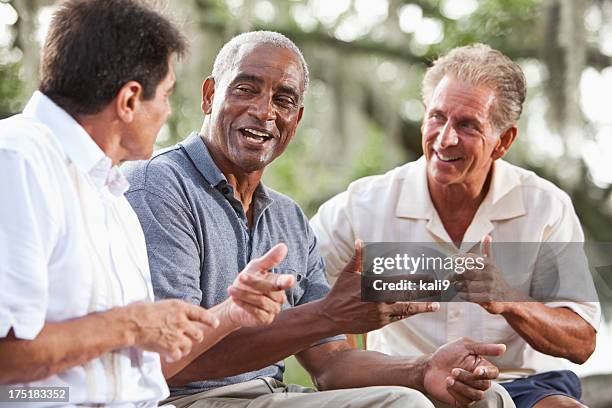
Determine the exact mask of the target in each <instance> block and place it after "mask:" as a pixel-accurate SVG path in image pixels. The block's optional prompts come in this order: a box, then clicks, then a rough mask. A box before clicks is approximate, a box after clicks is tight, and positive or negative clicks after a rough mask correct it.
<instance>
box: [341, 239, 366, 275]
mask: <svg viewBox="0 0 612 408" xmlns="http://www.w3.org/2000/svg"><path fill="white" fill-rule="evenodd" d="M362 256H363V241H361V240H360V239H357V240H355V253H354V254H353V256H352V258H351V260H350V261H349V262H348V263H347V264H346V266H345V267H344V271H345V272H350V273H358V274H361V269H362V267H363V266H362V262H361V260H362Z"/></svg>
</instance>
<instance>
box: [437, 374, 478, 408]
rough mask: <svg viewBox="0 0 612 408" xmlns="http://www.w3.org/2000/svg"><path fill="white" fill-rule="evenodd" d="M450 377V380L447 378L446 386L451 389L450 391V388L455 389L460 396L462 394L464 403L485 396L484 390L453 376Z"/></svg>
mask: <svg viewBox="0 0 612 408" xmlns="http://www.w3.org/2000/svg"><path fill="white" fill-rule="evenodd" d="M449 378H450V380H448V379H447V381H446V388H447V389H448V390H449V393H450V390H453V391H454V392H455V393H456V394H457V395H458V396H460V397H461V401H462V402H463V403H464V404H466V405H467V404H469V403H471V402H473V401H480V400H481V399H483V398H484V391H482V390H477V389H475V388H472V387H470V386H468V385H467V384H465V383H463V382H461V381H459V380H457V379H454V378H452V377H449ZM453 396H454V395H453Z"/></svg>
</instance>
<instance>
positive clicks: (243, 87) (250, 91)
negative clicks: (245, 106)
mask: <svg viewBox="0 0 612 408" xmlns="http://www.w3.org/2000/svg"><path fill="white" fill-rule="evenodd" d="M236 89H237V90H238V91H240V92H243V93H253V90H252V89H251V88H249V87H248V86H237V87H236Z"/></svg>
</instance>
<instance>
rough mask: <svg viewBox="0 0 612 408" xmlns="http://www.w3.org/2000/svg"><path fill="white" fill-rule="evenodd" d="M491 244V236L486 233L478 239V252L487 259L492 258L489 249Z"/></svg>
mask: <svg viewBox="0 0 612 408" xmlns="http://www.w3.org/2000/svg"><path fill="white" fill-rule="evenodd" d="M492 244H493V238H492V237H491V235H489V234H487V235H485V236H484V238H482V241H480V253H481V254H482V255H484V256H485V257H486V258H487V259H488V260H491V259H493V253H492V251H491V245H492Z"/></svg>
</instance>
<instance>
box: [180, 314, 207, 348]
mask: <svg viewBox="0 0 612 408" xmlns="http://www.w3.org/2000/svg"><path fill="white" fill-rule="evenodd" d="M205 327H206V326H204V325H203V324H200V323H197V322H191V321H190V320H187V321H185V324H184V325H183V327H182V331H183V334H184V335H185V336H187V337H189V339H191V340H193V341H195V342H196V343H200V342H201V341H202V340H204V330H205Z"/></svg>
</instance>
